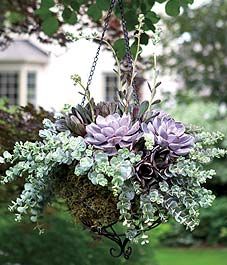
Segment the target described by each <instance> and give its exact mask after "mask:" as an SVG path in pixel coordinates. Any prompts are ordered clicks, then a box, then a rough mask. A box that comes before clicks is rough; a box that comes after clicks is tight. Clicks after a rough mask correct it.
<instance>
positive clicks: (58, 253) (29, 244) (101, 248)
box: [0, 212, 156, 265]
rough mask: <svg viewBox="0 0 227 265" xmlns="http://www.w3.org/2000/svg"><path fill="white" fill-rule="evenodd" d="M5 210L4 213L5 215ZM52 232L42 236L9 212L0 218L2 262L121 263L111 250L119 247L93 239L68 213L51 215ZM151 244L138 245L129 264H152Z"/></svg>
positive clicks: (38, 264) (34, 264)
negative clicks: (72, 220) (73, 221)
mask: <svg viewBox="0 0 227 265" xmlns="http://www.w3.org/2000/svg"><path fill="white" fill-rule="evenodd" d="M2 214H3V213H2V212H1V215H2ZM45 225H46V226H47V227H48V232H47V233H45V234H43V235H41V236H40V235H38V233H37V231H34V230H33V226H32V225H31V224H28V223H20V224H17V223H15V222H14V220H12V219H11V217H9V216H8V215H6V214H4V218H1V219H0V264H1V265H8V264H12V265H13V264H20V265H28V264H29V265H50V264H51V265H92V264H99V265H106V264H109V265H115V264H116V265H117V264H119V265H120V264H124V263H125V260H124V259H114V258H113V257H111V256H110V255H109V254H108V249H110V248H111V247H115V246H114V245H113V244H114V243H113V242H110V241H108V240H103V241H102V240H95V241H94V240H93V239H92V238H91V235H90V233H89V232H88V231H84V230H83V229H81V227H80V226H77V225H74V224H73V223H72V222H70V218H69V216H68V215H67V214H63V215H61V216H56V215H55V214H54V213H51V214H49V215H48V218H47V220H46V222H45ZM152 253H153V252H152V249H151V247H149V246H147V247H144V246H143V247H141V246H134V249H133V254H132V256H131V258H130V260H129V261H128V264H129V265H136V264H147V265H149V264H152V265H155V264H156V263H155V262H154V260H153V258H152Z"/></svg>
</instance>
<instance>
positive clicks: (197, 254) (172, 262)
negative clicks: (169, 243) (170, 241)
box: [155, 248, 227, 265]
mask: <svg viewBox="0 0 227 265" xmlns="http://www.w3.org/2000/svg"><path fill="white" fill-rule="evenodd" d="M155 259H156V260H157V263H158V265H227V249H226V248H225V249H224V248H223V249H175V248H171V249H170V248H164V249H163V248H161V249H156V251H155Z"/></svg>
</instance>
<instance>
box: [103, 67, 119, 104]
mask: <svg viewBox="0 0 227 265" xmlns="http://www.w3.org/2000/svg"><path fill="white" fill-rule="evenodd" d="M107 78H112V79H113V80H112V81H111V82H110V84H111V85H110V86H112V87H107ZM103 83H104V97H105V101H113V100H114V96H116V92H117V89H118V77H117V75H116V74H115V73H113V72H106V73H104V74H103ZM108 89H110V90H111V89H112V90H113V91H112V92H113V93H112V96H111V93H109V95H108ZM114 90H115V91H114Z"/></svg>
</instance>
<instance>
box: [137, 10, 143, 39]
mask: <svg viewBox="0 0 227 265" xmlns="http://www.w3.org/2000/svg"><path fill="white" fill-rule="evenodd" d="M144 20H145V17H144V15H143V14H140V15H139V18H138V22H139V24H138V25H136V37H138V36H140V35H141V34H143V33H144V30H143V26H144Z"/></svg>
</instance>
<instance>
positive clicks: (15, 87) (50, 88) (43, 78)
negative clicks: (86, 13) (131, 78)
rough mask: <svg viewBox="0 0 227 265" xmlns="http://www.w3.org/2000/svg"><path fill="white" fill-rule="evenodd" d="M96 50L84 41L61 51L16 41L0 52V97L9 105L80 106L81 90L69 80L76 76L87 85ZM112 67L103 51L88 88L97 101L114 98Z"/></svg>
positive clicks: (111, 60)
mask: <svg viewBox="0 0 227 265" xmlns="http://www.w3.org/2000/svg"><path fill="white" fill-rule="evenodd" d="M96 49H97V45H96V44H94V43H92V42H89V41H86V40H81V41H78V42H76V43H73V44H70V45H68V47H67V48H61V49H60V48H59V47H58V48H56V47H55V46H53V45H46V46H44V49H41V48H40V47H39V46H38V45H37V44H34V43H33V42H32V41H31V40H15V41H14V42H13V43H12V44H11V45H10V46H9V47H8V48H7V49H6V50H4V51H0V96H1V97H7V98H9V102H10V103H11V104H19V105H26V104H27V103H29V102H30V103H33V104H35V105H36V106H42V107H44V108H46V109H50V108H54V109H61V108H62V107H63V106H64V104H76V103H79V102H80V100H81V96H80V94H79V93H78V92H79V90H80V89H79V88H78V87H75V86H74V85H73V81H72V80H71V78H70V77H71V75H73V74H79V75H80V76H81V78H82V80H83V82H84V84H85V85H86V82H87V78H88V75H89V71H90V68H91V64H92V61H93V59H94V56H95V53H96ZM47 51H48V52H47ZM113 67H114V60H113V57H112V55H111V54H110V53H109V52H107V51H102V52H101V54H100V58H99V62H98V64H97V69H96V72H95V75H94V80H93V82H92V84H91V93H92V96H93V97H94V98H95V100H96V101H100V100H109V99H111V97H112V96H113V94H114V89H115V88H116V84H117V78H116V76H115V74H114V72H113Z"/></svg>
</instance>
